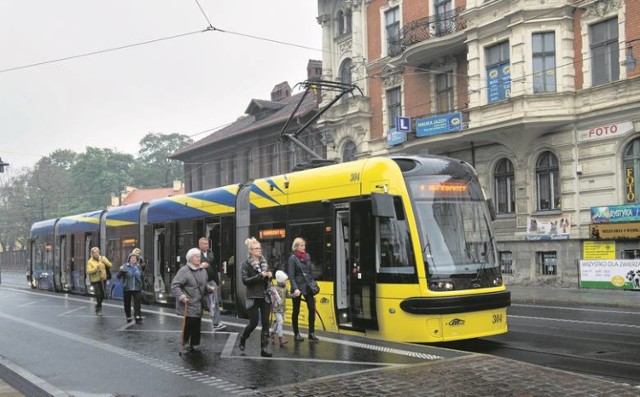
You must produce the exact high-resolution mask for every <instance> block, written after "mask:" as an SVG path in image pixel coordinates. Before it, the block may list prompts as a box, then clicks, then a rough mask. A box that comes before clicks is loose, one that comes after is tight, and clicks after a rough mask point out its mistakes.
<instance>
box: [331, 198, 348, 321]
mask: <svg viewBox="0 0 640 397" xmlns="http://www.w3.org/2000/svg"><path fill="white" fill-rule="evenodd" d="M335 215H336V218H335V219H336V228H335V231H336V233H335V236H336V244H335V247H336V250H335V253H336V291H335V293H336V295H335V300H336V309H337V313H338V325H349V324H350V323H351V311H350V308H349V301H350V297H349V273H350V271H351V266H350V265H349V258H350V257H351V255H350V254H349V208H348V204H345V207H344V209H339V210H337V211H336V213H335Z"/></svg>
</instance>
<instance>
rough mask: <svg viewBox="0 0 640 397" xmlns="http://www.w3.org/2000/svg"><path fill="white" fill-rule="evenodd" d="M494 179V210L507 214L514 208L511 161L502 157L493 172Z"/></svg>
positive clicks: (514, 197)
mask: <svg viewBox="0 0 640 397" xmlns="http://www.w3.org/2000/svg"><path fill="white" fill-rule="evenodd" d="M493 179H494V181H495V189H496V190H495V200H496V210H497V212H498V213H499V214H509V213H513V212H515V210H516V191H515V184H514V182H513V179H514V172H513V163H511V161H509V159H502V160H500V162H499V163H498V165H497V166H496V169H495V171H494V173H493Z"/></svg>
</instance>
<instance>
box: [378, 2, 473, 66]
mask: <svg viewBox="0 0 640 397" xmlns="http://www.w3.org/2000/svg"><path fill="white" fill-rule="evenodd" d="M463 11H464V8H463V7H458V8H455V9H453V10H451V11H447V12H445V13H443V14H439V15H432V16H429V17H426V18H421V19H418V20H415V21H413V22H409V23H408V24H406V25H405V26H404V27H403V28H402V30H401V31H400V38H399V39H398V40H395V41H390V42H389V55H390V56H392V57H394V56H397V55H400V54H402V52H404V50H406V49H407V48H409V47H411V46H412V45H414V44H417V43H420V42H422V41H425V40H429V39H433V38H436V37H443V36H446V35H449V34H451V33H455V32H459V31H461V30H464V29H466V28H467V21H466V20H465V19H464V18H463V17H462V16H461V15H460V14H461V13H462V12H463Z"/></svg>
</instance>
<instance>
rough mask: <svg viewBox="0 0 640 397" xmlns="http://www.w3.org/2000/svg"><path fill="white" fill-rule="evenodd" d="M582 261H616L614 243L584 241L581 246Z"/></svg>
mask: <svg viewBox="0 0 640 397" xmlns="http://www.w3.org/2000/svg"><path fill="white" fill-rule="evenodd" d="M582 259H584V260H605V259H616V242H615V241H585V242H584V244H583V245H582Z"/></svg>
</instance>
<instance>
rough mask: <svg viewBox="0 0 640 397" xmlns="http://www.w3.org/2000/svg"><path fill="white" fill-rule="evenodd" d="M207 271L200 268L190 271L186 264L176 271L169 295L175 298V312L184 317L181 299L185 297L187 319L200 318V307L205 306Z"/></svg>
mask: <svg viewBox="0 0 640 397" xmlns="http://www.w3.org/2000/svg"><path fill="white" fill-rule="evenodd" d="M206 288H207V271H206V270H205V269H202V268H198V269H197V270H194V269H192V268H191V267H190V266H189V264H186V265H184V266H182V267H181V268H180V270H178V273H176V276H175V277H174V278H173V281H172V282H171V293H172V294H173V296H175V298H176V312H177V313H178V315H179V316H181V317H182V316H184V303H182V298H183V297H185V296H186V297H187V299H189V303H188V304H187V317H202V305H203V304H206V302H205V301H206V299H207V296H206V292H205V291H206Z"/></svg>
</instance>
